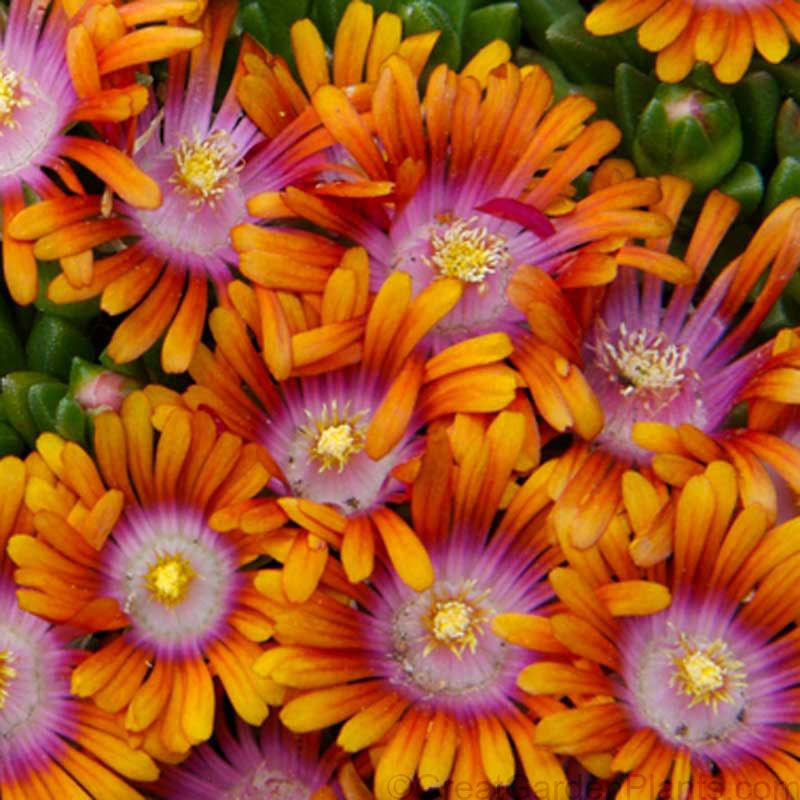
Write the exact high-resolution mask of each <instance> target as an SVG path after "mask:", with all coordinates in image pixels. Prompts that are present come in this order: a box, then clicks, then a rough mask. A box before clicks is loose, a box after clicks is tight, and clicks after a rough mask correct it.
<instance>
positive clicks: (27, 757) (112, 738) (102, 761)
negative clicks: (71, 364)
mask: <svg viewBox="0 0 800 800" xmlns="http://www.w3.org/2000/svg"><path fill="white" fill-rule="evenodd" d="M41 466H42V465H41V463H40V462H39V460H38V458H37V457H36V456H32V457H29V458H28V459H27V463H24V462H22V461H20V460H19V459H17V458H13V457H7V458H3V459H0V544H2V555H0V798H2V799H3V800H14V798H29V797H30V798H33V797H69V798H73V797H74V798H79V797H84V798H85V797H87V796H89V795H91V796H92V797H96V798H100V797H103V798H109V800H110V799H111V798H114V800H142V795H141V794H140V793H139V792H137V791H135V790H134V789H133V788H132V787H131V786H129V785H128V784H127V783H126V782H125V781H124V780H122V779H121V778H120V777H119V775H122V776H124V777H126V778H129V779H131V780H136V781H152V780H155V779H156V778H157V777H158V768H157V767H156V765H155V763H154V762H153V760H152V759H151V758H150V757H149V756H148V755H146V754H145V753H143V752H140V751H136V750H133V749H131V747H130V746H129V744H128V743H127V741H126V734H125V731H124V729H123V728H122V726H121V725H119V723H118V722H117V721H116V720H115V719H114V717H113V716H112V715H111V714H108V713H106V712H104V711H101V710H100V709H98V708H96V707H95V706H94V705H92V704H91V703H87V702H86V701H83V700H78V699H76V698H74V697H72V696H71V695H70V680H69V678H70V670H71V668H72V666H73V665H74V663H75V660H76V657H77V651H76V650H74V649H71V648H70V647H69V639H70V631H69V630H68V629H65V630H59V629H56V628H53V627H52V626H51V625H49V624H48V623H47V622H44V621H43V620H41V619H39V618H38V617H36V616H34V615H33V614H29V613H28V612H27V611H23V610H22V609H20V608H19V606H18V605H17V598H16V596H15V592H14V590H15V588H16V587H15V584H14V581H13V580H12V578H11V570H10V567H11V564H10V562H9V561H8V560H7V558H6V556H5V543H6V541H7V539H8V536H9V534H10V533H12V532H19V531H23V530H27V529H28V527H29V524H30V523H31V515H30V513H29V512H28V511H27V509H26V508H25V504H24V501H23V496H24V492H25V485H26V478H27V476H28V475H29V474H34V473H36V472H37V471H39V470H40V468H41ZM71 633H72V634H73V635H74V634H75V631H74V630H72V631H71ZM116 773H119V775H118V774H116ZM86 792H88V793H89V795H87V794H86Z"/></svg>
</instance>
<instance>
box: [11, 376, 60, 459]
mask: <svg viewBox="0 0 800 800" xmlns="http://www.w3.org/2000/svg"><path fill="white" fill-rule="evenodd" d="M40 383H59V381H58V380H56V379H55V378H54V377H53V376H52V375H45V374H43V373H41V372H27V371H25V372H9V373H8V375H5V376H3V379H2V381H1V382H0V385H2V387H3V393H2V395H0V401H2V403H3V409H4V411H5V417H6V419H7V420H8V422H9V424H10V425H11V426H12V427H13V428H14V430H16V431H17V433H18V434H19V435H20V436H21V437H22V438H23V439H24V441H25V443H26V444H27V445H28V447H34V446H35V444H36V437H37V436H38V435H39V428H38V427H37V425H36V422H35V420H34V418H33V415H32V414H31V410H30V407H29V406H28V391H29V390H30V388H31V387H32V386H35V385H36V384H40Z"/></svg>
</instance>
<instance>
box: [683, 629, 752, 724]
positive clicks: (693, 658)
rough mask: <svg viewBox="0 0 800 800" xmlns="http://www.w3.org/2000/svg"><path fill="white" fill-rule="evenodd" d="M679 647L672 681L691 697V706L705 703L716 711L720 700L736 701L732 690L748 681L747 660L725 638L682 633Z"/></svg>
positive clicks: (723, 701) (725, 701)
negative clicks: (709, 639) (708, 638)
mask: <svg viewBox="0 0 800 800" xmlns="http://www.w3.org/2000/svg"><path fill="white" fill-rule="evenodd" d="M678 648H679V650H680V652H679V653H678V654H677V655H674V656H673V658H672V662H673V664H674V665H675V667H676V669H675V672H674V673H673V675H672V678H671V680H670V685H671V686H677V687H678V688H679V690H680V691H681V693H682V694H685V695H687V696H688V697H689V698H690V700H689V708H691V707H692V706H694V705H697V704H698V703H703V704H705V705H707V706H708V705H710V706H711V707H712V708H713V709H714V710H715V711H716V709H717V705H718V704H719V703H720V702H722V703H732V702H733V700H734V698H733V695H732V694H731V692H732V690H734V689H740V688H742V687H743V686H745V685H746V682H745V678H746V673H745V671H744V664H743V663H742V662H741V661H739V660H737V659H735V658H734V657H733V653H731V651H730V648H729V647H728V645H727V644H725V642H724V641H722V639H715V640H714V641H713V642H706V641H703V640H699V639H693V638H690V637H689V636H687V635H686V634H683V633H680V634H679V635H678Z"/></svg>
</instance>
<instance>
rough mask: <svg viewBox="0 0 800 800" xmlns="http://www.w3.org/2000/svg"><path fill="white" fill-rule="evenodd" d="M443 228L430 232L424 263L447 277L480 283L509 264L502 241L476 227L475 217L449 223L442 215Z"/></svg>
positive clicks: (505, 247)
mask: <svg viewBox="0 0 800 800" xmlns="http://www.w3.org/2000/svg"><path fill="white" fill-rule="evenodd" d="M440 222H441V223H446V224H445V225H444V227H442V228H439V229H438V230H433V231H432V232H431V239H430V243H431V248H432V249H433V254H432V255H431V256H430V257H427V256H426V257H424V260H425V262H426V263H427V264H428V265H429V266H430V267H431V268H432V269H436V270H438V271H439V273H440V274H441V275H442V276H444V277H448V278H458V279H459V280H462V281H464V282H465V283H483V281H484V280H485V279H486V276H487V275H491V274H492V273H493V272H495V271H496V270H497V269H498V268H500V267H503V266H507V265H508V264H510V263H511V256H510V255H509V253H508V248H507V246H506V239H505V237H503V236H497V235H495V234H491V233H489V232H488V231H487V230H486V228H485V227H483V226H479V225H478V218H477V217H471V218H470V219H467V220H464V219H455V220H452V219H451V218H450V217H448V216H447V215H443V216H442V219H441V220H440Z"/></svg>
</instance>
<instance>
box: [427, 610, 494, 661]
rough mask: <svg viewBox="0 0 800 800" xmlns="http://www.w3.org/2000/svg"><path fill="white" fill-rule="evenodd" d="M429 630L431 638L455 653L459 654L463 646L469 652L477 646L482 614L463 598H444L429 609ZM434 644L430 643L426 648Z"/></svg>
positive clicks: (462, 650)
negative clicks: (430, 615) (444, 599)
mask: <svg viewBox="0 0 800 800" xmlns="http://www.w3.org/2000/svg"><path fill="white" fill-rule="evenodd" d="M431 614H432V618H431V620H430V632H431V633H432V634H433V638H434V639H436V640H437V641H439V642H442V643H443V644H446V645H447V646H448V647H449V648H450V649H451V650H452V651H453V652H454V653H455V654H456V655H459V656H460V655H461V653H463V652H464V649H465V648H467V647H468V648H469V650H470V652H471V653H474V652H475V648H476V647H477V646H478V637H477V635H476V634H479V633H481V621H482V616H481V614H480V612H478V611H477V610H476V609H475V608H474V607H473V606H471V605H470V604H469V603H465V602H464V601H463V600H446V601H444V602H437V603H435V604H434V606H433V608H432V609H431ZM435 646H436V645H435V644H433V643H430V644H429V645H428V648H430V649H433V647H435Z"/></svg>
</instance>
